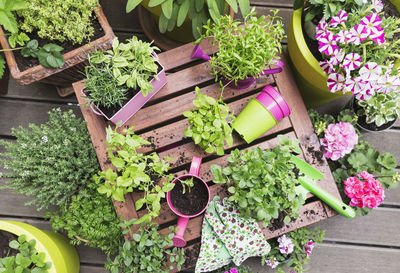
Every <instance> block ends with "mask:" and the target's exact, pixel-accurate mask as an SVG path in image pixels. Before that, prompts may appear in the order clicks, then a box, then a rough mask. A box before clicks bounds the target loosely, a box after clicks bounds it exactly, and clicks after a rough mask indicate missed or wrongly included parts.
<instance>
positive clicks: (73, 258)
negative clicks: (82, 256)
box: [0, 221, 80, 273]
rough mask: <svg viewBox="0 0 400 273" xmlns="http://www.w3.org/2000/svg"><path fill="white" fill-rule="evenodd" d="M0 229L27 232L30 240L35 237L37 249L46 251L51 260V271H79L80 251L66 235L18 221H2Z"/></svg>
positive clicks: (69, 272) (60, 272)
mask: <svg viewBox="0 0 400 273" xmlns="http://www.w3.org/2000/svg"><path fill="white" fill-rule="evenodd" d="M0 230H4V231H7V232H10V233H12V234H15V235H17V236H20V235H22V234H25V235H26V238H27V240H28V241H29V240H31V239H35V240H36V250H37V251H38V252H44V253H46V262H51V268H50V270H49V272H50V273H78V272H79V266H80V264H79V256H78V253H77V252H76V249H75V248H74V247H73V246H72V245H71V244H70V243H69V242H68V240H67V239H66V238H65V237H64V236H62V235H60V234H58V233H55V232H53V231H50V230H40V229H38V228H35V227H34V226H31V225H28V224H25V223H22V222H16V221H0Z"/></svg>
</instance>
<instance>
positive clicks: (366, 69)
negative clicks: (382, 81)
mask: <svg viewBox="0 0 400 273" xmlns="http://www.w3.org/2000/svg"><path fill="white" fill-rule="evenodd" d="M381 74H382V67H380V66H379V65H378V64H377V63H376V62H368V63H366V64H365V65H364V66H363V67H362V68H361V69H360V77H361V79H362V80H364V81H368V82H371V81H372V82H375V81H377V80H378V79H379V77H380V76H381Z"/></svg>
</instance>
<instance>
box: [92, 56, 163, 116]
mask: <svg viewBox="0 0 400 273" xmlns="http://www.w3.org/2000/svg"><path fill="white" fill-rule="evenodd" d="M156 64H157V74H158V73H160V72H161V70H162V66H161V65H160V63H159V62H156ZM140 91H141V90H140V89H139V88H137V89H133V88H131V89H129V92H128V96H127V98H126V99H125V100H124V101H123V103H122V105H125V104H127V103H128V102H129V101H130V100H131V99H132V98H133V97H134V96H136V94H137V93H138V92H140ZM153 92H154V91H153ZM149 95H150V94H148V96H149ZM121 108H122V107H120V106H117V107H109V108H107V107H103V106H99V109H100V110H101V111H102V112H103V113H104V114H105V115H106V116H107V117H108V118H112V117H113V116H114V115H115V114H116V113H117V112H118V111H119V110H121Z"/></svg>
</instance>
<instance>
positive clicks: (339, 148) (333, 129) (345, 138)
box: [320, 122, 358, 161]
mask: <svg viewBox="0 0 400 273" xmlns="http://www.w3.org/2000/svg"><path fill="white" fill-rule="evenodd" d="M320 142H321V145H322V146H323V147H324V155H325V157H327V158H329V159H331V160H333V161H336V160H338V159H339V158H342V157H343V156H344V155H346V154H348V153H350V152H351V151H352V150H353V148H354V145H356V144H357V143H358V135H357V133H356V131H355V129H354V127H353V125H352V124H351V123H349V122H339V123H336V124H334V123H332V124H329V125H328V127H327V128H326V131H325V137H324V138H322V139H321V140H320Z"/></svg>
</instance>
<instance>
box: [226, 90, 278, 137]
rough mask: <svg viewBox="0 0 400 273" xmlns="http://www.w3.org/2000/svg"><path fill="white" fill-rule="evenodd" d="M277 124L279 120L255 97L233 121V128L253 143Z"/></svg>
mask: <svg viewBox="0 0 400 273" xmlns="http://www.w3.org/2000/svg"><path fill="white" fill-rule="evenodd" d="M277 124H278V122H277V121H276V119H275V118H274V117H273V116H272V114H271V113H270V112H269V111H268V110H267V108H265V106H264V105H262V103H261V102H259V101H258V100H256V99H255V98H251V100H250V102H249V103H248V104H247V105H246V107H245V108H244V109H243V110H242V112H240V114H239V116H238V117H237V118H236V119H235V120H234V121H233V123H232V128H233V129H234V130H235V131H236V132H237V133H238V134H239V135H240V136H241V137H242V138H243V139H244V140H245V141H246V142H247V143H251V142H252V141H253V140H255V139H257V138H258V137H259V136H261V135H262V134H264V133H265V132H266V131H268V130H269V129H271V128H272V127H274V126H275V125H277Z"/></svg>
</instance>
